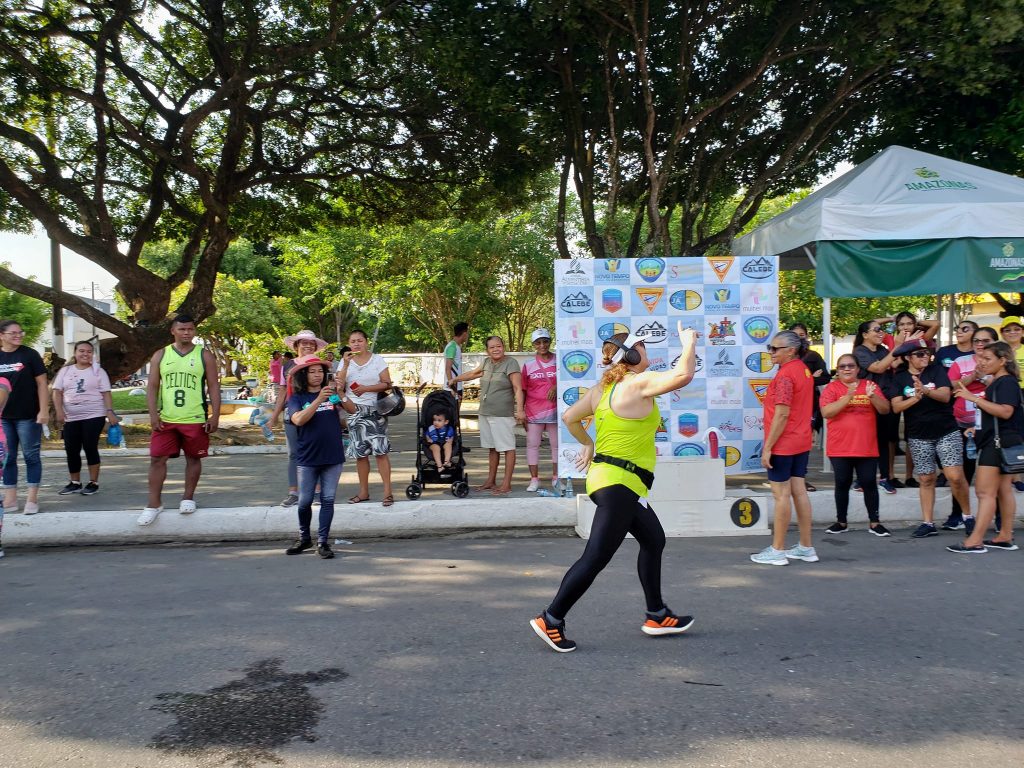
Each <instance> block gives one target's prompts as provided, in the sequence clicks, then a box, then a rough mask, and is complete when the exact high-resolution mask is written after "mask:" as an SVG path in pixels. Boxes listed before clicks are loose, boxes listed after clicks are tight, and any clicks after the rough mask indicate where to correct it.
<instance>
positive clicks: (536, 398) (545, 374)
mask: <svg viewBox="0 0 1024 768" xmlns="http://www.w3.org/2000/svg"><path fill="white" fill-rule="evenodd" d="M556 360H557V358H555V356H554V355H552V356H551V361H550V362H547V363H545V362H544V361H543V360H541V359H540V357H539V356H538V357H534V358H533V360H527V361H526V362H525V363H523V368H522V376H523V392H524V394H525V395H526V420H527V421H531V422H533V423H534V424H551V423H553V422H555V421H557V418H556V415H557V411H558V408H557V406H556V405H555V401H554V400H548V393H549V392H550V391H551V390H552V389H554V388H555V386H556V383H555V378H556V376H557V375H558V366H557V365H556Z"/></svg>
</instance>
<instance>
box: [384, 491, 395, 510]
mask: <svg viewBox="0 0 1024 768" xmlns="http://www.w3.org/2000/svg"><path fill="white" fill-rule="evenodd" d="M394 503H395V497H394V496H392V495H391V494H390V493H389V494H388V495H387V496H385V497H384V501H382V502H381V503H380V505H381V506H382V507H390V506H391V505H392V504H394Z"/></svg>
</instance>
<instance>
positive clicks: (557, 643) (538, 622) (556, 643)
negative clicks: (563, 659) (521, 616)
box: [530, 613, 576, 653]
mask: <svg viewBox="0 0 1024 768" xmlns="http://www.w3.org/2000/svg"><path fill="white" fill-rule="evenodd" d="M530 626H531V627H533V631H534V632H536V633H537V637H539V638H540V639H541V640H543V641H544V642H545V643H547V644H548V645H549V646H551V650H552V651H556V652H558V653H569V652H570V651H575V650H576V643H574V642H573V641H572V640H567V639H566V637H565V622H564V621H563V622H561V623H559V624H549V623H548V622H547V620H546V619H545V618H544V614H543V613H542V614H540V616H538V617H537V618H536V619H533V620H532V621H530Z"/></svg>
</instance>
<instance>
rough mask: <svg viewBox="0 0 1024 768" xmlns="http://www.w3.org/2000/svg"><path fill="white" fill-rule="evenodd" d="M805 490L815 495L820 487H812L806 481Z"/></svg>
mask: <svg viewBox="0 0 1024 768" xmlns="http://www.w3.org/2000/svg"><path fill="white" fill-rule="evenodd" d="M804 488H806V489H807V492H808V493H814V492H815V491H816V490H818V487H817V486H816V485H811V484H810V483H808V482H807V481H806V480H804Z"/></svg>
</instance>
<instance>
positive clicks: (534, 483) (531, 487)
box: [526, 477, 540, 493]
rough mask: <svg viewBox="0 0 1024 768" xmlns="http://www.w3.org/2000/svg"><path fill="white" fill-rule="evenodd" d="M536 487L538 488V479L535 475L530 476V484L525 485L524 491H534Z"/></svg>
mask: <svg viewBox="0 0 1024 768" xmlns="http://www.w3.org/2000/svg"><path fill="white" fill-rule="evenodd" d="M538 488H540V480H539V479H538V478H536V477H531V478H530V484H529V485H528V486H526V492H527V493H536V492H537V489H538Z"/></svg>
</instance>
